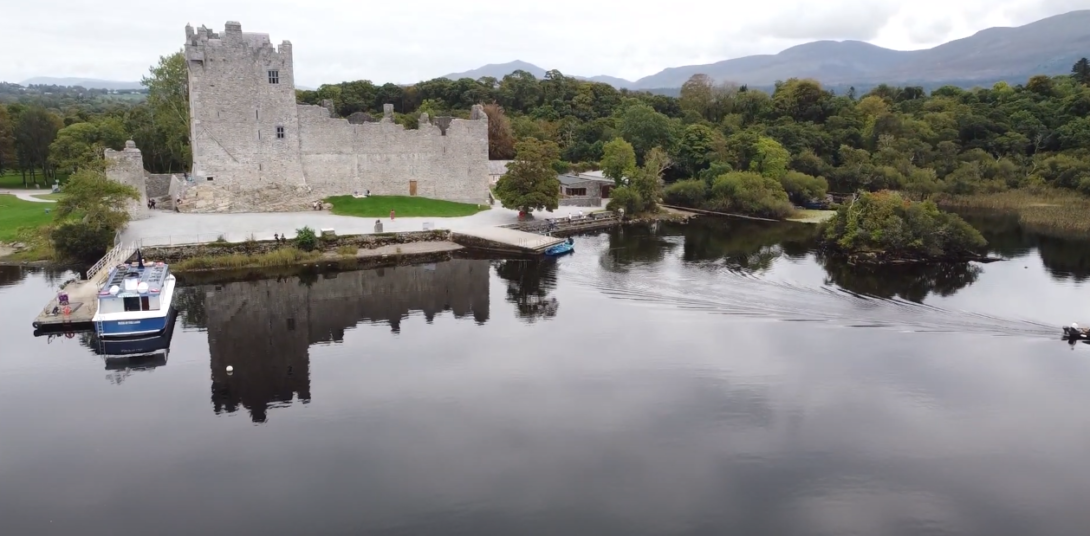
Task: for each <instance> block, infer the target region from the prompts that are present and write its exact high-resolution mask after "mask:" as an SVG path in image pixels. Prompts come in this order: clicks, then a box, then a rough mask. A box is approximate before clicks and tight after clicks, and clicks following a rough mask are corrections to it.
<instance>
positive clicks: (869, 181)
mask: <svg viewBox="0 0 1090 536" xmlns="http://www.w3.org/2000/svg"><path fill="white" fill-rule="evenodd" d="M298 96H299V100H300V102H306V103H313V104H318V103H320V102H321V101H323V100H326V99H329V100H332V101H333V103H334V105H335V109H336V111H337V112H338V113H339V114H340V115H342V116H347V115H349V114H352V113H355V112H365V113H368V114H374V115H378V114H380V113H381V109H382V104H384V103H393V104H394V107H395V111H396V112H398V113H399V114H405V115H404V116H399V122H403V123H404V124H407V125H411V124H412V122H413V121H414V119H413V117H412V116H415V115H416V114H418V113H419V112H421V111H427V112H429V114H431V115H432V116H434V115H436V114H448V115H454V116H463V117H464V116H465V114H466V113H467V112H468V110H469V108H470V107H471V106H472V105H473V104H477V103H494V106H491V107H490V109H489V112H490V113H489V118H490V120H492V121H493V122H494V123H496V124H493V125H490V126H491V127H492V132H493V136H492V139H491V144H492V146H491V147H490V155H491V156H492V158H494V159H507V158H512V157H514V153H515V151H514V147H515V144H516V143H517V142H520V141H523V140H526V139H527V138H538V139H540V140H542V141H549V142H553V143H555V144H556V145H557V146H558V148H559V151H560V157H561V159H562V160H563V161H565V162H568V163H571V164H579V163H592V164H591V165H594V166H601V167H603V168H605V167H606V166H607V164H608V160H609V155H607V151H606V147H607V145H608V144H609V143H610V142H611V141H613V140H615V139H617V138H620V139H623V140H624V141H625V142H627V144H629V145H631V147H632V149H633V151H634V153H635V157H636V162H635V163H634V164H633V165H634V166H639V165H642V164H643V163H644V160H645V158H646V156H647V155H648V154H649V153H650V151H651V150H652V149H654V148H656V147H658V148H660V149H662V150H664V151H666V153H667V154H668V156H669V158H670V165H669V167H668V168H666V169H665V171H664V178H665V180H666V182H667V183H675V182H677V181H685V180H687V179H693V180H694V181H690V182H686V183H684V184H681V185H678V186H676V187H675V186H671V187H670V188H668V189H667V195H668V196H671V199H684V198H685V196H686V195H687V196H689V197H690V198H692V199H691V201H690V202H692V203H696V202H697V201H699V199H705V202H710V203H712V204H719V205H722V206H724V207H725V208H729V206H730V205H731V204H732V201H731V200H730V199H729V198H720V199H716V192H720V193H721V194H722V195H723V196H727V195H729V194H730V193H732V192H739V191H742V190H746V191H749V190H752V189H754V188H756V189H758V190H771V191H772V192H771V193H770V194H769V195H771V196H772V197H768V198H765V199H756V200H753V201H754V202H756V204H757V205H758V206H757V208H756V209H753V208H751V209H750V210H749V211H751V212H753V211H756V212H761V211H762V210H764V211H767V212H770V213H775V212H778V211H779V209H777V208H776V207H777V206H781V207H782V205H783V203H785V202H786V201H787V199H788V198H791V200H793V201H795V202H800V201H803V200H804V199H805V198H806V197H810V196H814V194H818V193H823V192H824V190H825V189H826V188H827V189H828V190H831V191H834V192H854V191H859V190H868V191H877V190H882V189H898V190H902V191H904V192H905V193H906V194H908V195H910V196H913V197H917V198H918V197H926V196H928V195H929V194H934V193H939V192H948V193H954V194H973V193H982V192H991V191H997V190H1003V189H1008V188H1018V187H1023V186H1031V185H1050V186H1055V187H1060V188H1068V189H1072V190H1077V191H1080V192H1082V193H1084V194H1090V65H1088V63H1087V61H1086V60H1085V59H1083V60H1080V61H1079V62H1078V63H1076V64H1075V66H1074V67H1073V68H1072V73H1071V75H1067V76H1056V77H1047V76H1035V77H1032V78H1031V79H1029V80H1028V81H1027V83H1025V84H1020V85H1010V84H1007V83H1003V82H1000V83H997V84H995V85H994V86H992V87H989V88H974V89H969V90H966V89H961V88H958V87H953V86H945V87H940V88H938V89H935V90H934V91H932V92H930V94H928V93H927V92H926V91H924V89H923V88H921V87H893V86H888V85H879V86H876V87H874V88H872V89H871V90H870V91H868V92H867V93H865V94H856V92H855V91H854V90H852V89H849V90H848V91H847V92H845V93H844V94H836V93H835V92H833V91H829V90H826V89H825V88H823V87H822V86H821V84H819V83H817V82H815V81H812V80H800V79H790V80H786V81H784V82H782V83H779V84H776V86H775V88H774V90H773V91H772V92H771V93H768V92H764V91H758V90H753V89H750V88H747V87H746V86H738V85H735V84H730V83H715V82H713V81H712V80H711V79H710V78H709V77H707V76H705V75H695V76H693V77H692V78H691V79H690V80H689V81H688V82H686V83H685V85H684V87H682V88H681V90H680V96H679V97H677V98H673V97H669V96H665V95H657V94H651V93H645V92H632V91H627V90H617V89H615V88H613V87H612V86H609V85H607V84H602V83H595V82H587V81H581V80H578V79H575V78H572V77H568V76H565V75H563V74H561V73H560V72H558V71H550V72H549V73H548V74H547V75H546V76H545V78H543V79H541V80H538V79H536V78H534V77H533V76H532V75H531V74H529V73H526V72H521V71H519V72H514V73H512V74H510V75H507V76H505V77H503V78H502V79H499V80H497V79H494V78H481V79H480V80H470V79H461V80H447V79H436V80H429V81H426V82H421V83H418V84H415V85H413V86H408V87H401V86H396V85H393V84H386V85H382V86H378V85H375V84H372V83H371V82H369V81H366V80H364V81H355V82H345V83H341V84H333V85H324V86H322V87H320V88H318V89H317V90H315V91H299V92H298ZM497 112H499V113H497ZM497 115H499V116H502V117H501V118H497V117H495V116H497ZM497 133H499V134H501V135H500V136H496V134H497ZM505 133H506V134H507V135H504V134H505ZM731 172H733V173H734V174H733V175H730V178H729V179H724V181H720V179H721V178H723V177H727V176H728V174H730V173H731ZM750 173H752V175H751V174H750ZM754 175H756V176H754ZM760 177H765V178H771V179H773V180H774V181H773V182H779V183H780V185H781V187H782V189H783V194H786V196H787V197H785V196H784V195H781V194H780V192H779V191H778V189H777V188H776V187H775V185H774V184H771V183H769V182H768V181H764V180H761V179H760ZM695 180H699V181H700V182H695ZM717 181H719V183H718V184H717ZM701 184H702V185H703V186H701ZM740 189H741V190H740ZM758 193H759V192H758ZM758 197H761V196H760V195H758ZM733 204H734V205H739V204H744V203H743V202H734V203H733Z"/></svg>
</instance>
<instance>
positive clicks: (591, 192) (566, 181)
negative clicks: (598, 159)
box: [557, 171, 614, 207]
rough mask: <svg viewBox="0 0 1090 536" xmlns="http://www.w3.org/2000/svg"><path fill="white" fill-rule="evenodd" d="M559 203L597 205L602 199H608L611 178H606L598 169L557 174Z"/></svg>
mask: <svg viewBox="0 0 1090 536" xmlns="http://www.w3.org/2000/svg"><path fill="white" fill-rule="evenodd" d="M557 179H559V180H560V205H561V206H569V207H599V206H601V205H602V200H603V199H609V194H610V191H611V190H612V189H613V186H614V182H613V179H607V178H605V177H603V176H602V175H601V172H600V171H592V172H587V173H567V174H564V175H559V176H558V177H557Z"/></svg>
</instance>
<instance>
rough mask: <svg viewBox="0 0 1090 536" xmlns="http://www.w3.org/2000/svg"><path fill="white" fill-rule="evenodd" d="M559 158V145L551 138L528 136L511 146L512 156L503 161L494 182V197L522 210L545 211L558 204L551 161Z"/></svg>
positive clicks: (557, 187)
mask: <svg viewBox="0 0 1090 536" xmlns="http://www.w3.org/2000/svg"><path fill="white" fill-rule="evenodd" d="M558 160H560V147H559V146H557V145H556V143H554V142H551V141H541V140H539V139H537V138H528V139H526V140H524V141H521V142H519V143H518V144H516V145H515V159H514V161H512V162H511V163H510V164H507V173H505V174H504V175H503V176H502V177H500V180H499V181H498V182H497V183H496V197H497V198H498V199H499V200H500V203H502V204H503V207H504V208H510V209H518V210H520V211H522V212H527V213H529V212H531V211H534V210H541V209H544V210H547V211H549V212H552V211H553V210H556V207H558V206H559V205H560V180H559V179H557V178H556V170H555V169H553V163H554V162H556V161H558Z"/></svg>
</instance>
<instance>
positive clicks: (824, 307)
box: [561, 248, 1057, 337]
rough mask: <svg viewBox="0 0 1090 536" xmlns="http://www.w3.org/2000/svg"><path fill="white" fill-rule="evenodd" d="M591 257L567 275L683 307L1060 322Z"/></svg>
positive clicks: (979, 323)
mask: <svg viewBox="0 0 1090 536" xmlns="http://www.w3.org/2000/svg"><path fill="white" fill-rule="evenodd" d="M588 249H589V248H588ZM584 251H585V250H584ZM590 257H592V256H590V255H586V256H583V257H582V258H581V259H580V258H579V257H578V256H577V257H573V258H570V259H568V260H567V261H568V262H565V263H563V264H562V265H561V270H562V271H563V272H564V274H563V277H564V279H565V280H569V281H575V282H577V283H579V284H583V285H587V286H590V287H592V288H595V289H597V290H598V291H600V292H602V293H604V294H606V295H608V296H611V297H614V298H618V299H623V300H630V301H636V302H650V303H656V304H664V305H672V306H674V307H677V308H679V309H683V310H692V311H702V312H706V313H710V314H721V315H730V316H739V317H749V318H767V319H773V320H779V321H785V322H825V323H832V324H835V325H840V326H844V327H866V328H884V329H894V330H897V331H903V332H931V333H978V334H991V335H997V336H1033V337H1037V336H1045V337H1051V336H1055V335H1056V330H1057V328H1056V327H1055V326H1052V325H1048V324H1043V323H1040V322H1034V321H1031V320H1025V319H1012V318H1003V317H999V316H994V315H989V314H984V313H980V312H972V311H963V310H956V309H944V308H941V307H937V306H934V305H928V304H924V303H916V302H911V301H908V300H904V299H901V298H880V297H876V296H870V295H864V294H859V293H855V292H851V291H848V290H845V289H842V288H840V287H832V286H825V285H821V286H807V285H801V284H798V283H794V282H787V281H776V280H771V279H766V278H763V277H761V276H760V275H757V274H754V273H751V272H746V271H738V270H731V269H728V268H726V267H723V266H722V265H717V266H715V267H714V268H713V267H711V266H704V267H700V268H696V269H693V268H695V267H692V266H690V267H682V266H680V265H678V266H676V269H675V267H673V266H669V265H671V264H674V260H673V259H669V258H667V259H666V260H664V261H663V262H662V263H652V264H647V265H639V264H634V265H630V266H628V267H627V269H626V271H625V272H620V273H618V272H610V271H607V270H601V269H592V268H591V267H589V266H586V265H585V264H584V263H589V262H592V261H591V259H590ZM593 257H595V258H597V257H598V255H594V256H593ZM677 262H678V263H680V261H677Z"/></svg>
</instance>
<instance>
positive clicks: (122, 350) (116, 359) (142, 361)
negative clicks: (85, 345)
mask: <svg viewBox="0 0 1090 536" xmlns="http://www.w3.org/2000/svg"><path fill="white" fill-rule="evenodd" d="M176 318H177V313H176V312H174V311H173V310H171V312H170V314H168V315H167V317H166V323H167V324H166V328H165V329H164V330H163V331H162V332H161V333H159V334H156V335H152V336H149V337H130V338H124V339H117V338H103V337H101V336H100V335H98V334H97V333H94V334H92V335H91V342H90V344H89V346H90V347H91V349H92V350H94V352H95V353H96V354H98V355H101V356H102V357H103V358H104V359H105V360H106V370H124V369H136V370H143V369H150V368H155V367H161V366H164V365H166V364H167V356H168V355H169V354H170V341H171V339H173V338H174V323H175V320H176Z"/></svg>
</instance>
